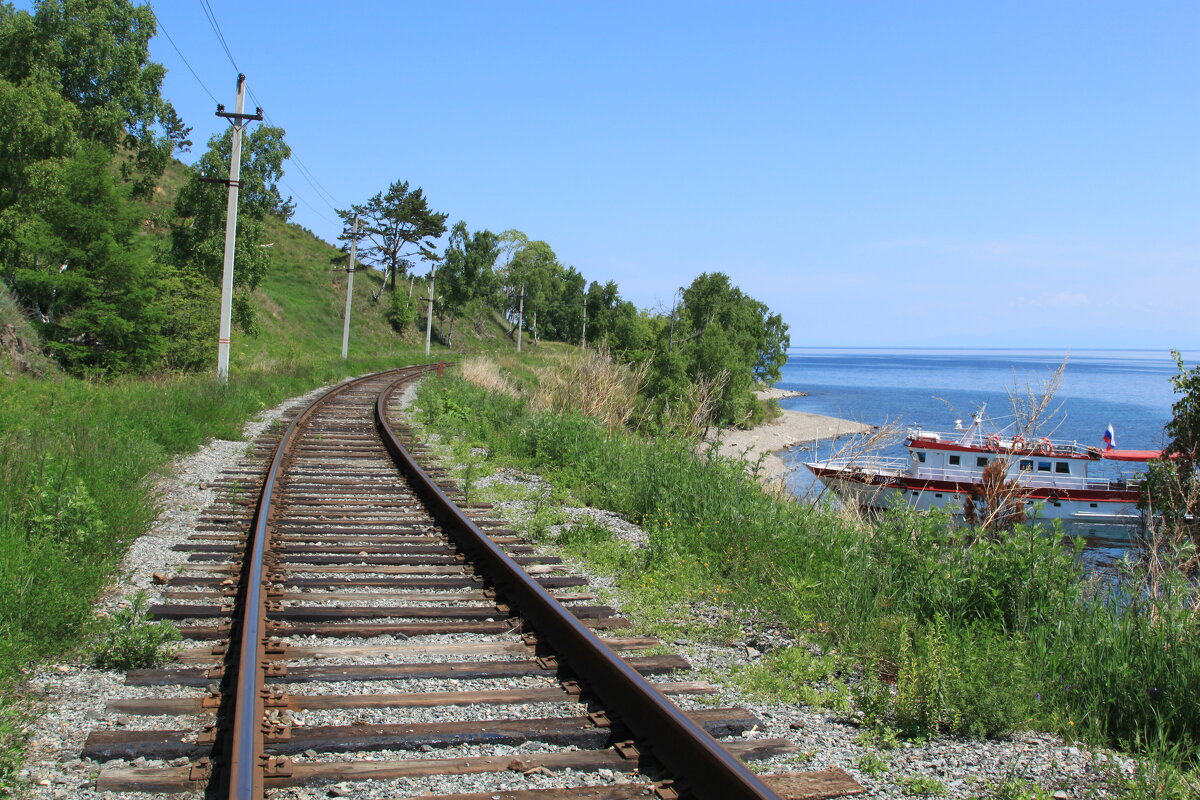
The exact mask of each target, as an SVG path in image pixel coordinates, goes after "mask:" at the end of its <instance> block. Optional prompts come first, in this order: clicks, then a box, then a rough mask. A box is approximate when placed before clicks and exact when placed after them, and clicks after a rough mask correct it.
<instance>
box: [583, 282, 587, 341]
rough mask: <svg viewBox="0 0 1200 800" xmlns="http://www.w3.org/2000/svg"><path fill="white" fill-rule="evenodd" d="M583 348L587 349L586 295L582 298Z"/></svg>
mask: <svg viewBox="0 0 1200 800" xmlns="http://www.w3.org/2000/svg"><path fill="white" fill-rule="evenodd" d="M583 349H584V350H587V295H584V298H583Z"/></svg>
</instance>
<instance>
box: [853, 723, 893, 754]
mask: <svg viewBox="0 0 1200 800" xmlns="http://www.w3.org/2000/svg"><path fill="white" fill-rule="evenodd" d="M855 742H857V743H858V744H859V746H861V747H873V748H875V749H877V750H895V749H896V748H898V747H899V746H900V733H899V732H898V731H897V730H896V729H895V728H889V727H887V726H886V725H880V726H878V727H874V728H868V729H867V730H865V731H863V732H862V733H860V734H859V735H858V736H857V737H856V738H855Z"/></svg>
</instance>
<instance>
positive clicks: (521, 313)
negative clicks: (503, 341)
mask: <svg viewBox="0 0 1200 800" xmlns="http://www.w3.org/2000/svg"><path fill="white" fill-rule="evenodd" d="M519 298H520V299H519V300H518V302H517V352H518V353H519V352H521V327H522V326H523V325H524V324H525V284H523V283H522V284H521V294H520V295H519Z"/></svg>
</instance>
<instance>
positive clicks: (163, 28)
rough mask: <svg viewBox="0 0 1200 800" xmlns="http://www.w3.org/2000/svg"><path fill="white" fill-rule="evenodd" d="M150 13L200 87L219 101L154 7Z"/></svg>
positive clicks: (216, 101) (215, 101)
mask: <svg viewBox="0 0 1200 800" xmlns="http://www.w3.org/2000/svg"><path fill="white" fill-rule="evenodd" d="M150 13H151V14H153V15H154V24H155V25H157V26H158V30H160V31H162V33H163V36H166V37H167V41H168V42H170V43H171V47H173V48H175V52H176V53H177V54H178V55H179V60H180V61H182V62H183V65H184V66H185V67H187V68H188V72H190V73H192V77H193V78H195V79H196V83H198V84H200V88H201V89H203V90H204V91H205V93H206V94H208V96H209V97H211V98H212V101H213V102H214V103H219V101H218V100H217V96H216V95H215V94H213V93H212V90H211V89H209V88H208V86H207V85H206V84H205V83H204V81H203V80H201V79H200V76H199V75H198V74H196V70H194V69H192V65H191V63H190V62H188V60H187V56H185V55H184V54H183V51H182V50H180V49H179V45H177V44H175V40H174V39H172V38H171V34H170V33H168V32H167V29H166V28H165V27H164V26H163V24H162V20H160V19H159V18H158V14H155V13H154V10H153V9H151V10H150Z"/></svg>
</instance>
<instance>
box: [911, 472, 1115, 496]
mask: <svg viewBox="0 0 1200 800" xmlns="http://www.w3.org/2000/svg"><path fill="white" fill-rule="evenodd" d="M910 474H911V473H910ZM913 477H916V478H918V479H921V480H929V481H955V482H958V483H979V478H980V472H979V470H968V469H941V468H937V467H921V468H920V469H918V470H917V474H916V475H915V476H913ZM1008 477H1009V479H1010V480H1016V482H1017V484H1018V485H1020V486H1025V487H1030V488H1038V489H1074V490H1076V491H1078V490H1081V489H1089V490H1107V489H1111V488H1112V481H1110V480H1108V479H1107V478H1085V477H1081V476H1074V475H1055V474H1047V473H1042V472H1030V471H1028V470H1021V471H1012V470H1010V471H1009V473H1008Z"/></svg>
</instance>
